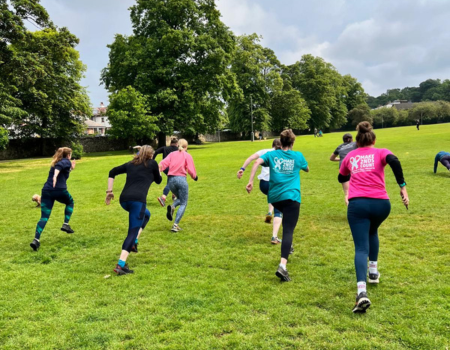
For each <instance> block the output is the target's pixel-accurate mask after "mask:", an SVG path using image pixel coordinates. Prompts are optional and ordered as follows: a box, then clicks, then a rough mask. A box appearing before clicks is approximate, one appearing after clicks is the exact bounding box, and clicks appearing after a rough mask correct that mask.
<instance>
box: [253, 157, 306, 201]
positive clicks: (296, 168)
mask: <svg viewBox="0 0 450 350" xmlns="http://www.w3.org/2000/svg"><path fill="white" fill-rule="evenodd" d="M260 158H261V159H262V160H263V161H264V164H263V166H266V167H269V168H270V181H269V195H268V196H267V201H268V202H269V203H276V202H280V201H284V200H288V199H290V200H292V201H295V202H299V203H301V196H300V170H306V169H307V168H308V162H307V161H306V159H305V157H304V156H303V154H302V153H300V152H296V151H283V150H276V151H272V152H268V153H266V154H263V155H262V156H261V157H260Z"/></svg>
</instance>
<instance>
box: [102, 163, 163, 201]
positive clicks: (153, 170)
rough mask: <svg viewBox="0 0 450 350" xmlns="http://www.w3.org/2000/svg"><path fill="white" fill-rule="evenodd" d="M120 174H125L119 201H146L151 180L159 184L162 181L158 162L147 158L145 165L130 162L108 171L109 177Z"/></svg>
mask: <svg viewBox="0 0 450 350" xmlns="http://www.w3.org/2000/svg"><path fill="white" fill-rule="evenodd" d="M120 174H127V180H126V182H125V186H124V188H123V190H122V193H121V194H120V202H129V201H134V202H142V203H146V201H147V194H148V190H149V188H150V185H151V184H152V182H153V181H154V182H156V183H157V184H160V183H161V181H162V177H161V174H160V173H159V169H158V163H156V162H155V161H154V160H153V159H150V160H147V166H145V165H144V163H142V164H139V165H134V164H133V163H131V162H128V163H125V164H122V165H120V166H118V167H116V168H113V169H112V170H111V171H110V172H109V177H112V178H115V177H116V176H117V175H120Z"/></svg>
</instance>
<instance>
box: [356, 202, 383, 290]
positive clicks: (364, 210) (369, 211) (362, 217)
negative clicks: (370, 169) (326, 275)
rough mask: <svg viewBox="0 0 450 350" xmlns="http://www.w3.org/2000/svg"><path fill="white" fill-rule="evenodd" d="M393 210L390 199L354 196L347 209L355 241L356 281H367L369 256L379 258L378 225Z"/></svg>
mask: <svg viewBox="0 0 450 350" xmlns="http://www.w3.org/2000/svg"><path fill="white" fill-rule="evenodd" d="M390 212H391V202H389V200H388V199H375V198H353V199H350V202H349V204H348V210H347V219H348V224H349V225H350V230H351V231H352V236H353V242H354V243H355V269H356V281H357V282H361V281H363V282H365V281H366V275H367V257H369V259H370V261H377V260H378V250H379V248H380V243H379V241H378V227H380V225H381V224H382V222H383V221H384V220H386V219H387V217H388V216H389V213H390Z"/></svg>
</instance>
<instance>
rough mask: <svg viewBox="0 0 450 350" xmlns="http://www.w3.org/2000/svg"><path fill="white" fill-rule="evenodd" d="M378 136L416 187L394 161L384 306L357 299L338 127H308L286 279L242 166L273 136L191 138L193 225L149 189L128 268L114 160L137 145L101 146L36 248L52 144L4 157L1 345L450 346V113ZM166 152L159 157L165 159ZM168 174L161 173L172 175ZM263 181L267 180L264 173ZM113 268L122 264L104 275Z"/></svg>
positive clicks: (375, 291)
mask: <svg viewBox="0 0 450 350" xmlns="http://www.w3.org/2000/svg"><path fill="white" fill-rule="evenodd" d="M376 133H377V136H378V141H377V146H378V147H386V148H389V149H390V150H392V151H393V152H394V154H395V155H397V156H398V158H399V159H400V160H401V162H402V165H403V169H404V173H405V179H406V182H407V183H408V191H409V195H410V200H411V204H410V208H409V211H406V210H405V207H404V206H403V205H402V203H401V200H400V196H399V189H398V186H397V185H396V183H395V178H394V176H393V174H392V171H391V170H390V169H389V168H387V169H386V180H387V187H388V192H389V194H390V196H391V202H392V211H391V215H390V217H389V218H388V220H387V221H386V222H385V223H384V224H383V225H382V227H381V229H380V255H379V269H380V271H381V274H382V278H381V283H380V284H379V285H377V286H373V285H369V286H368V293H369V297H370V299H371V301H372V307H371V308H370V309H369V311H368V313H367V314H365V315H355V314H352V312H351V308H352V306H353V303H354V297H355V294H356V281H355V271H354V266H353V241H352V238H351V234H350V230H349V227H348V224H347V220H346V207H345V205H344V200H343V196H342V189H341V186H340V184H339V183H338V182H337V174H338V172H337V163H332V162H330V161H329V160H328V158H329V156H330V154H331V153H332V151H333V150H334V149H335V147H336V146H337V145H338V144H340V143H341V135H342V133H339V134H326V135H325V137H323V138H317V139H314V137H312V136H302V137H298V138H297V141H296V143H295V147H294V149H295V150H299V151H301V152H303V154H304V155H305V157H306V159H307V160H308V162H309V166H310V169H311V172H310V173H308V174H306V173H302V175H301V177H302V197H303V201H302V202H303V203H302V207H301V214H300V220H299V223H298V226H297V229H296V231H295V235H294V246H295V253H294V255H293V256H292V258H291V259H290V261H289V265H288V268H289V272H290V275H291V278H292V282H290V283H280V281H279V279H278V278H277V277H276V276H275V271H276V268H277V265H278V262H279V256H280V246H272V245H271V244H270V238H271V226H269V225H267V224H265V223H264V222H263V220H264V215H265V213H266V209H267V204H266V202H265V197H264V196H263V195H262V194H261V193H260V192H259V190H255V191H254V192H253V193H252V194H251V195H248V194H247V193H246V191H245V185H246V184H247V180H248V176H249V171H247V172H246V174H245V175H244V178H243V179H242V180H237V179H236V172H237V170H238V169H239V167H240V166H241V165H242V163H243V162H244V160H245V158H246V157H247V156H248V155H250V154H252V153H254V152H255V151H257V150H259V149H263V148H269V147H270V145H271V141H261V142H260V141H258V142H254V143H250V142H230V143H220V144H207V145H204V146H195V147H192V148H190V149H189V152H190V153H191V154H192V155H193V157H194V160H195V163H196V167H197V171H198V173H199V181H198V182H194V181H192V180H189V184H190V198H189V203H188V207H187V210H186V214H185V217H184V218H183V220H182V221H181V223H180V226H181V227H183V231H182V232H179V233H173V232H170V231H169V230H170V227H171V223H170V222H169V221H167V219H166V217H165V210H164V209H163V208H161V207H160V206H159V204H158V202H157V201H156V197H157V196H158V195H160V193H161V192H162V188H163V185H160V186H157V185H152V187H151V189H150V192H149V196H148V207H149V209H150V211H151V213H152V217H151V220H150V222H149V224H148V226H147V229H146V230H145V231H144V233H143V235H142V237H141V239H140V245H139V248H140V251H139V253H138V254H134V255H131V256H130V258H129V259H128V262H129V264H130V266H131V267H132V268H133V269H134V270H135V274H134V275H128V276H122V277H117V276H115V275H114V273H113V271H112V269H113V267H114V265H115V264H116V263H117V259H118V256H119V253H120V250H121V245H122V242H123V239H124V238H125V236H126V231H127V224H128V223H127V217H128V216H127V213H126V212H125V211H124V210H122V208H121V207H120V205H119V202H118V194H119V193H120V190H121V189H122V187H123V184H124V181H125V177H124V176H121V177H118V178H116V183H115V192H116V194H117V195H116V200H115V201H114V202H113V204H112V205H111V206H109V207H106V206H105V204H104V197H105V190H106V186H107V178H108V172H109V170H110V169H111V168H112V167H113V166H116V165H120V164H122V163H124V162H126V161H128V160H129V159H130V155H129V154H126V153H112V154H95V155H89V156H86V157H85V158H83V159H82V160H81V161H79V162H78V164H77V168H76V169H75V171H74V172H73V173H72V174H71V176H70V179H69V181H68V187H69V191H70V192H71V194H72V195H73V197H74V199H75V211H74V215H73V217H72V220H71V222H70V224H71V226H72V227H73V228H74V230H75V234H73V235H67V234H66V233H64V232H62V231H60V230H59V228H60V227H61V224H62V221H63V213H64V208H63V206H62V205H61V204H55V207H54V210H53V213H52V216H51V218H50V220H49V222H48V224H47V227H46V229H45V231H44V232H43V235H42V237H41V248H40V250H39V251H38V252H37V253H36V252H33V251H32V250H31V248H30V247H29V243H30V242H31V241H32V239H33V237H34V230H35V226H36V223H37V221H38V219H39V217H40V210H39V208H35V207H34V205H33V203H32V202H31V196H32V195H33V194H34V193H40V190H41V188H42V185H43V183H44V182H45V180H46V177H47V174H48V169H49V159H37V160H36V159H32V160H23V161H13V162H3V163H0V180H1V186H0V212H1V215H0V246H1V247H2V254H1V258H0V267H1V278H0V291H1V295H2V298H1V299H0V348H1V349H448V348H449V346H450V340H449V338H450V253H449V249H450V236H449V234H450V221H449V217H450V208H449V204H448V198H449V197H448V194H449V187H450V186H449V185H450V174H449V173H448V172H447V171H446V170H445V169H444V168H443V167H442V166H441V165H439V170H438V174H436V175H435V174H433V162H434V156H435V155H436V153H437V152H438V151H441V150H447V151H450V124H445V125H433V126H423V128H422V129H421V130H420V131H416V130H415V128H414V127H405V128H395V129H384V130H377V131H376ZM158 160H160V159H158ZM164 181H165V178H164ZM255 184H257V183H255ZM109 275H110V277H108V276H109Z"/></svg>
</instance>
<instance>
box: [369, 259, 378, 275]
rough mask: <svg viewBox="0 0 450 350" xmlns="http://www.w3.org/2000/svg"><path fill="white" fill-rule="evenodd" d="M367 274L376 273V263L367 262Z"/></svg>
mask: <svg viewBox="0 0 450 350" xmlns="http://www.w3.org/2000/svg"><path fill="white" fill-rule="evenodd" d="M369 273H378V262H377V261H369Z"/></svg>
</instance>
